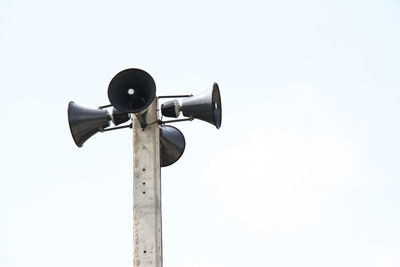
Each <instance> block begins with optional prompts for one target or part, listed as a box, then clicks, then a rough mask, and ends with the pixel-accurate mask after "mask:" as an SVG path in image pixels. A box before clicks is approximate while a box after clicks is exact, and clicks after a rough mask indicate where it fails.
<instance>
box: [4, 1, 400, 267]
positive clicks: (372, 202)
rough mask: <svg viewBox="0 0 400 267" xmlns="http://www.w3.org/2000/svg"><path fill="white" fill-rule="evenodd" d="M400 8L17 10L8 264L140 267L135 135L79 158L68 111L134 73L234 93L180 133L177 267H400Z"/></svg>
mask: <svg viewBox="0 0 400 267" xmlns="http://www.w3.org/2000/svg"><path fill="white" fill-rule="evenodd" d="M399 12H400V4H399V2H398V1H386V0H383V1H382V0H381V1H340V0H339V1H311V0H306V1H197V2H191V1H163V2H162V1H120V0H115V1H75V0H69V1H42V0H37V1H26V0H13V1H7V0H3V1H0V90H1V99H2V104H1V105H0V119H1V122H2V125H3V127H2V131H1V137H2V138H1V139H0V147H1V153H0V157H1V158H0V160H1V161H0V162H1V165H0V166H1V172H0V266H5V267H31V266H32V267H33V266H37V267H46V266H77V267H80V266H82V267H83V266H84V267H89V266H96V267H102V266H132V264H133V263H132V255H133V253H132V163H131V160H132V140H131V132H130V131H129V130H120V131H116V132H110V133H104V134H97V135H95V136H93V137H92V138H91V139H90V140H89V141H87V142H86V143H85V145H84V147H83V148H81V149H78V148H77V147H75V144H74V143H73V140H72V138H71V136H70V132H69V128H68V121H67V104H68V102H69V101H70V100H74V101H75V102H76V103H77V104H80V105H82V106H86V107H93V108H94V107H97V106H99V105H103V104H107V103H108V99H107V86H108V83H109V81H110V80H111V78H112V77H113V76H114V75H115V74H116V73H118V72H119V71H121V70H123V69H125V68H128V67H137V68H142V69H144V70H146V71H147V72H149V73H150V74H151V75H152V76H153V78H154V79H155V81H156V84H157V94H158V95H165V94H178V93H183V94H188V93H193V94H196V93H199V92H202V91H203V90H205V89H208V88H210V87H211V85H212V83H213V82H214V81H217V82H218V83H219V85H220V89H221V94H222V107H223V120H222V127H221V129H220V130H218V131H217V130H216V129H215V127H213V126H212V125H209V124H207V123H204V122H201V121H194V122H187V123H180V124H175V126H176V127H178V128H179V129H180V130H181V131H182V132H183V133H184V135H185V137H186V143H187V146H186V151H185V153H184V155H183V157H182V158H181V159H180V160H179V161H178V162H177V163H175V164H174V165H172V166H170V167H167V168H163V170H162V190H163V199H162V205H163V245H164V266H165V267H169V266H171V267H172V266H173V267H189V266H190V267H200V266H201V267H204V266H207V267H236V266H273V267H298V266H299V267H300V266H306V267H320V266H327V267H329V266H335V267H336V266H341V267H343V266H351V267H354V266H363V267H370V266H371V267H378V266H379V267H389V266H390V267H392V266H400V242H399V240H400V227H399V226H400V197H399V196H400V194H399V192H400V180H399V178H400V169H399V159H400V157H399V150H400V139H399V135H400V126H399V115H400V108H399V105H398V103H399V99H400V90H399V87H400V78H399V77H400V76H399V73H400V49H399V47H400V19H399V18H400V17H399Z"/></svg>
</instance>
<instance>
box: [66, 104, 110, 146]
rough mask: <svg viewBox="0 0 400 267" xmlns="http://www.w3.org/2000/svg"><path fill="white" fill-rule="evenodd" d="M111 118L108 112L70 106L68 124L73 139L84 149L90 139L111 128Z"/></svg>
mask: <svg viewBox="0 0 400 267" xmlns="http://www.w3.org/2000/svg"><path fill="white" fill-rule="evenodd" d="M110 120H111V116H110V114H109V113H108V112H107V110H102V109H89V108H85V107H82V106H79V105H77V104H75V103H74V102H73V101H71V102H69V104H68V123H69V129H70V130H71V135H72V138H73V139H74V142H75V144H76V145H77V146H78V147H82V145H83V143H85V142H86V140H88V139H89V138H90V137H92V136H93V135H94V134H96V133H98V132H102V131H103V130H104V129H105V128H107V127H108V126H110Z"/></svg>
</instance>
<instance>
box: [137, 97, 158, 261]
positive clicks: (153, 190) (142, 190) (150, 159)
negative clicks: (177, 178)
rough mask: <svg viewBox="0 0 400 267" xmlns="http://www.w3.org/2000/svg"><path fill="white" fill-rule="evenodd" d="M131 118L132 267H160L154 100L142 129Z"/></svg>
mask: <svg viewBox="0 0 400 267" xmlns="http://www.w3.org/2000/svg"><path fill="white" fill-rule="evenodd" d="M132 118H133V127H132V129H133V247H134V251H133V265H134V267H162V233H161V180H160V178H161V172H160V134H159V132H160V129H159V126H158V123H153V124H151V123H152V122H155V121H156V120H158V113H157V97H155V98H154V101H153V102H152V104H151V105H150V106H149V107H148V109H147V114H146V122H148V123H149V125H147V127H146V128H144V129H142V128H141V126H140V122H139V120H138V118H137V117H136V116H132Z"/></svg>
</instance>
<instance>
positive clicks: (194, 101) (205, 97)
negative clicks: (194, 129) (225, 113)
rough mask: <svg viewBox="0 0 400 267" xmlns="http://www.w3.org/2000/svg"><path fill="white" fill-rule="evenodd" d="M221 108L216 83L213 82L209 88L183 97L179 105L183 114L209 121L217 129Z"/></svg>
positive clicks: (220, 117)
mask: <svg viewBox="0 0 400 267" xmlns="http://www.w3.org/2000/svg"><path fill="white" fill-rule="evenodd" d="M221 108H222V107H221V95H220V93H219V87H218V84H217V83H214V84H213V87H212V89H211V90H208V91H205V92H203V93H201V94H199V95H196V96H191V97H188V98H186V99H184V100H183V101H182V105H181V111H182V113H183V116H186V117H192V118H195V119H199V120H202V121H206V122H209V123H211V124H213V125H215V127H217V129H219V127H221V121H222V109H221Z"/></svg>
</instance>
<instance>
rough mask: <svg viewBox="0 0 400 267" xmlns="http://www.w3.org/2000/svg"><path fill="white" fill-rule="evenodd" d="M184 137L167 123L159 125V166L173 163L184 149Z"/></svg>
mask: <svg viewBox="0 0 400 267" xmlns="http://www.w3.org/2000/svg"><path fill="white" fill-rule="evenodd" d="M185 145H186V143H185V137H184V136H183V134H182V132H181V131H179V130H178V129H177V128H175V127H173V126H169V125H163V126H160V157H161V162H160V165H161V167H166V166H169V165H172V164H174V163H175V162H176V161H177V160H178V159H179V158H180V157H181V156H182V154H183V152H184V151H185Z"/></svg>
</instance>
